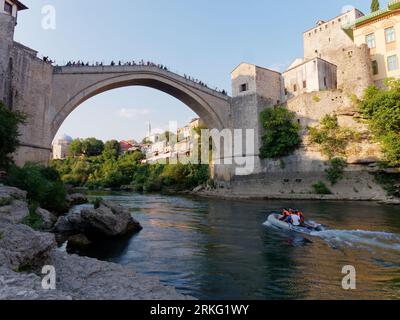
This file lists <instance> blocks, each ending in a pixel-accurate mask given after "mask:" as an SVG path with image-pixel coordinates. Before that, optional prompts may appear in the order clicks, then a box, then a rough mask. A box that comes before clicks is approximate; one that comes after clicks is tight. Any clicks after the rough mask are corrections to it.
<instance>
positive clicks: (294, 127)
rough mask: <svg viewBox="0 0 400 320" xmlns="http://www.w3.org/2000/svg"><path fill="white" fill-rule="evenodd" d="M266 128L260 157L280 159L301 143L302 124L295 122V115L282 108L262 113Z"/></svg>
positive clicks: (270, 109) (269, 109)
mask: <svg viewBox="0 0 400 320" xmlns="http://www.w3.org/2000/svg"><path fill="white" fill-rule="evenodd" d="M261 122H262V125H263V128H264V135H263V137H262V142H263V143H262V147H261V148H260V156H261V158H263V159H266V158H279V157H283V156H287V155H289V154H290V153H292V152H293V151H294V150H296V149H297V148H298V147H299V145H300V143H301V139H300V135H299V131H300V124H299V123H297V121H295V115H294V113H292V112H290V111H289V110H287V109H286V108H284V107H282V106H278V107H275V108H268V109H266V110H265V111H263V112H262V113H261Z"/></svg>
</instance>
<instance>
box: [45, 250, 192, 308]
mask: <svg viewBox="0 0 400 320" xmlns="http://www.w3.org/2000/svg"><path fill="white" fill-rule="evenodd" d="M48 264H49V265H53V266H54V267H55V269H56V271H57V290H61V291H62V292H64V293H67V294H68V295H70V296H71V297H72V298H73V299H74V300H75V299H76V300H186V299H193V298H191V297H189V296H184V295H182V294H180V293H178V292H177V291H176V290H175V289H174V288H173V287H169V286H165V285H163V284H161V282H160V281H159V279H157V278H155V277H149V276H145V275H142V274H140V273H136V272H135V271H134V268H133V267H129V266H121V265H117V264H114V263H110V262H103V261H99V260H96V259H91V258H86V257H80V256H76V255H68V254H66V253H63V252H60V251H56V250H54V251H53V252H52V254H51V256H50V259H49V261H48Z"/></svg>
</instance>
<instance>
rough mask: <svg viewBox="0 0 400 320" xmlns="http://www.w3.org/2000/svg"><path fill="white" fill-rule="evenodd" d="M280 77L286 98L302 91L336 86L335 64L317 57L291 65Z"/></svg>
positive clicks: (306, 91) (330, 88)
mask: <svg viewBox="0 0 400 320" xmlns="http://www.w3.org/2000/svg"><path fill="white" fill-rule="evenodd" d="M282 77H283V80H284V84H285V95H286V99H288V98H291V97H294V96H298V95H301V94H303V93H308V92H314V91H321V90H328V89H329V90H332V89H336V88H337V66H336V65H334V64H332V63H330V62H328V61H325V60H322V59H319V58H314V59H310V60H306V61H304V62H301V63H300V64H298V65H295V66H293V67H292V68H290V69H288V70H287V71H285V72H284V73H283V74H282ZM286 99H285V100H286Z"/></svg>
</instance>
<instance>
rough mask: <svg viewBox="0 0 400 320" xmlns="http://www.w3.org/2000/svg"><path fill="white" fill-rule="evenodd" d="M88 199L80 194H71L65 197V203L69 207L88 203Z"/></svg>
mask: <svg viewBox="0 0 400 320" xmlns="http://www.w3.org/2000/svg"><path fill="white" fill-rule="evenodd" d="M88 202H89V201H88V198H87V197H86V196H85V195H84V194H82V193H73V194H69V195H68V196H67V203H68V205H69V206H70V207H73V206H77V205H80V204H85V203H88Z"/></svg>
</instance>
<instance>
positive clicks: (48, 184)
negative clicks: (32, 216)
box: [6, 163, 67, 213]
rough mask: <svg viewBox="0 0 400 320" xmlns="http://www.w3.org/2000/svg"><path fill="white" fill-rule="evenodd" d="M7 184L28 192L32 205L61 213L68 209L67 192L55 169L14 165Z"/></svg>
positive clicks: (34, 165)
mask: <svg viewBox="0 0 400 320" xmlns="http://www.w3.org/2000/svg"><path fill="white" fill-rule="evenodd" d="M6 182H7V184H8V185H10V186H13V187H17V188H19V189H22V190H25V191H27V198H28V200H29V202H30V203H31V204H38V205H40V207H42V208H44V209H47V210H50V211H53V212H60V213H61V212H63V211H64V210H65V208H66V196H67V192H66V189H65V186H64V184H63V182H62V181H61V178H60V175H59V173H58V172H57V171H56V170H54V169H53V168H50V167H44V166H42V165H38V164H33V163H27V164H26V165H25V166H23V167H22V168H20V167H17V166H14V165H13V166H12V167H11V168H10V170H9V173H8V176H7V180H6Z"/></svg>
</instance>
